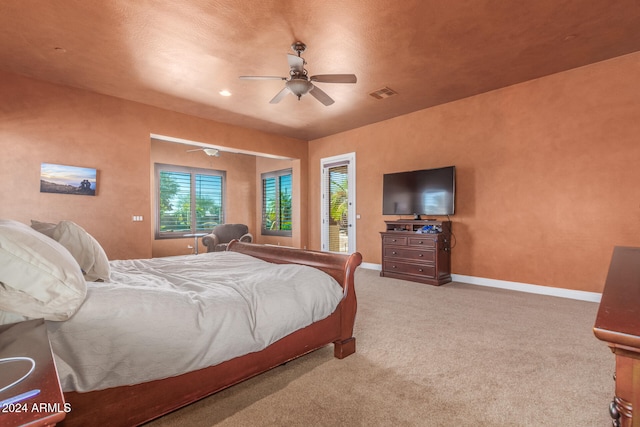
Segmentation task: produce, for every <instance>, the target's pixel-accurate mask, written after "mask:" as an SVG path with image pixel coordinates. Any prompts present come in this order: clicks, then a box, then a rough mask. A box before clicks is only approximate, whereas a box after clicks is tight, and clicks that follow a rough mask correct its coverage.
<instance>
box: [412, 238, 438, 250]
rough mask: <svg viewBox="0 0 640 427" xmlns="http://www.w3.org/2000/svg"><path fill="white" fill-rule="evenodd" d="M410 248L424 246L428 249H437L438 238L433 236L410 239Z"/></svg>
mask: <svg viewBox="0 0 640 427" xmlns="http://www.w3.org/2000/svg"><path fill="white" fill-rule="evenodd" d="M408 239H409V246H423V247H427V248H435V247H436V238H435V237H431V236H422V237H418V236H416V237H409V238H408Z"/></svg>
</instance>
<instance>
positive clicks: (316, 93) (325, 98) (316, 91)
mask: <svg viewBox="0 0 640 427" xmlns="http://www.w3.org/2000/svg"><path fill="white" fill-rule="evenodd" d="M309 93H310V94H311V95H313V97H314V98H315V99H317V100H318V101H320V102H322V103H323V104H324V105H326V106H329V105H331V104H333V103H334V102H335V101H334V100H333V99H331V97H330V96H329V95H327V94H326V93H325V92H324V91H323V90H321V89H320V88H318V87H317V86H314V87H313V89H311V90H310V91H309Z"/></svg>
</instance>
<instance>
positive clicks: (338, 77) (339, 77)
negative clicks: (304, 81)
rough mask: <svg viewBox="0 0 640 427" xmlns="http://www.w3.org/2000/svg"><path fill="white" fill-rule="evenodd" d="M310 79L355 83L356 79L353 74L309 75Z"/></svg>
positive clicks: (325, 81)
mask: <svg viewBox="0 0 640 427" xmlns="http://www.w3.org/2000/svg"><path fill="white" fill-rule="evenodd" d="M310 80H311V81H312V82H319V83H356V82H357V81H358V79H357V77H356V76H355V74H319V75H317V76H311V77H310Z"/></svg>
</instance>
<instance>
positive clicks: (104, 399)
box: [58, 241, 362, 427]
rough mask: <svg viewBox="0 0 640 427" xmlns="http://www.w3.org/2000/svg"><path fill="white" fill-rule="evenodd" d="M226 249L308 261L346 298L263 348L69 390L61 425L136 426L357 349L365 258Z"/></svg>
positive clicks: (252, 247)
mask: <svg viewBox="0 0 640 427" xmlns="http://www.w3.org/2000/svg"><path fill="white" fill-rule="evenodd" d="M227 250H229V251H235V252H240V253H244V254H247V255H251V256H254V257H256V258H261V259H264V260H266V261H269V262H274V263H279V264H290V263H293V264H304V265H309V266H312V267H315V268H318V269H320V270H322V271H324V272H326V273H328V274H329V275H331V276H332V277H333V278H335V279H336V280H337V281H338V283H340V285H341V286H342V288H343V289H344V295H345V296H344V299H343V300H342V302H341V303H340V304H339V305H338V308H337V309H336V311H335V312H334V313H333V314H331V315H330V316H329V317H327V318H325V319H323V320H320V321H318V322H316V323H313V324H311V325H309V326H307V327H306V328H303V329H300V330H298V331H296V332H293V333H292V334H290V335H287V336H286V337H284V338H282V339H280V340H279V341H276V342H275V343H273V344H271V345H270V346H269V347H267V348H265V349H264V350H262V351H259V352H256V353H249V354H247V355H245V356H241V357H237V358H235V359H231V360H228V361H226V362H223V363H221V364H219V365H215V366H210V367H208V368H204V369H200V370H198V371H193V372H189V373H186V374H182V375H179V376H175V377H170V378H166V379H163V380H156V381H150V382H146V383H142V384H136V385H132V386H122V387H114V388H109V389H105V390H99V391H92V392H87V393H78V392H67V393H64V396H65V400H66V402H68V403H69V404H70V405H71V412H69V413H67V415H66V417H65V419H64V421H63V422H62V423H60V424H58V425H59V426H64V427H73V426H87V425H95V424H96V423H101V422H105V423H106V424H108V425H109V426H127V427H129V426H136V425H140V424H143V423H145V422H147V421H150V420H152V419H155V418H158V417H160V416H162V415H165V414H167V413H169V412H172V411H174V410H176V409H179V408H181V407H183V406H186V405H188V404H190V403H193V402H195V401H197V400H200V399H202V398H204V397H206V396H209V395H211V394H214V393H216V392H218V391H220V390H223V389H225V388H227V387H230V386H232V385H234V384H237V383H239V382H242V381H244V380H246V379H249V378H251V377H253V376H255V375H258V374H260V373H263V372H266V371H268V370H270V369H272V368H275V367H276V366H279V365H281V364H283V363H286V362H288V361H290V360H292V359H295V358H296V357H299V356H302V355H304V354H307V353H310V352H312V351H314V350H317V349H318V348H321V347H324V346H325V345H327V344H330V343H333V344H334V356H335V357H337V358H338V359H342V358H344V357H347V356H349V355H350V354H352V353H354V352H355V350H356V347H355V346H356V344H355V343H356V340H355V338H354V337H353V325H354V321H355V316H356V306H357V302H356V294H355V288H354V273H355V270H356V268H357V267H358V266H359V265H360V263H361V262H362V256H361V255H360V254H359V253H357V252H356V253H354V254H351V255H341V254H334V253H328V252H317V251H308V250H300V249H292V248H284V247H280V246H266V245H257V244H251V243H241V242H239V241H232V242H231V243H230V244H229V246H228V248H227Z"/></svg>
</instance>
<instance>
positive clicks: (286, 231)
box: [261, 169, 293, 236]
mask: <svg viewBox="0 0 640 427" xmlns="http://www.w3.org/2000/svg"><path fill="white" fill-rule="evenodd" d="M261 177H262V234H267V235H284V236H290V235H291V230H292V222H293V221H292V209H291V203H292V192H293V184H292V175H291V169H285V170H280V171H274V172H268V173H264V174H262V176H261Z"/></svg>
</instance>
